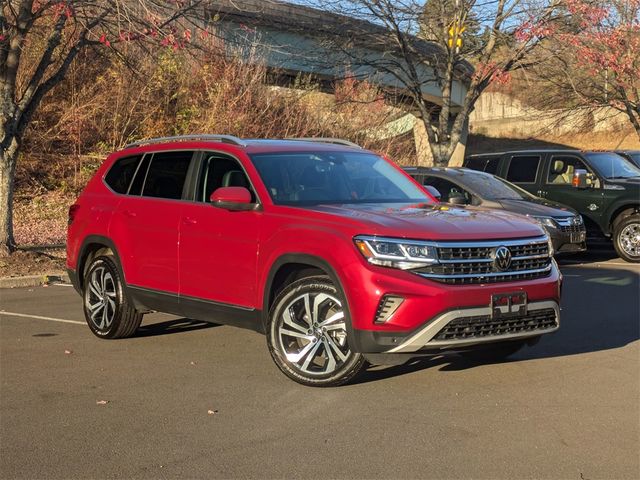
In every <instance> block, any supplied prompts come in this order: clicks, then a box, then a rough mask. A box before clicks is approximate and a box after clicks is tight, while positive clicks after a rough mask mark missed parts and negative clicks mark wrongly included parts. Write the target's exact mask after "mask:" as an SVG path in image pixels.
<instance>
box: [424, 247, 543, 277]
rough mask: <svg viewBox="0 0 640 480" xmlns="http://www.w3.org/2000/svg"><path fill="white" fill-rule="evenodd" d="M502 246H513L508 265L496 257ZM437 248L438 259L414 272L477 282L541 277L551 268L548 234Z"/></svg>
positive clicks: (427, 275)
mask: <svg viewBox="0 0 640 480" xmlns="http://www.w3.org/2000/svg"><path fill="white" fill-rule="evenodd" d="M499 247H507V248H508V249H509V253H510V255H511V261H510V262H509V264H508V265H507V266H506V267H505V265H502V266H500V265H499V263H498V262H497V261H496V250H497V249H498V248H499ZM437 249H438V262H437V263H434V264H433V265H427V266H425V267H422V268H419V269H416V270H413V272H414V273H417V274H418V275H421V276H423V277H426V278H429V279H431V280H435V281H438V282H442V283H448V284H474V283H495V282H505V281H512V280H528V279H532V278H540V277H544V276H547V275H548V274H549V272H550V271H551V257H550V256H549V245H548V243H547V239H546V237H538V238H533V239H530V240H503V241H495V242H469V243H464V244H461V243H452V244H447V243H440V244H438V246H437ZM500 267H502V268H500Z"/></svg>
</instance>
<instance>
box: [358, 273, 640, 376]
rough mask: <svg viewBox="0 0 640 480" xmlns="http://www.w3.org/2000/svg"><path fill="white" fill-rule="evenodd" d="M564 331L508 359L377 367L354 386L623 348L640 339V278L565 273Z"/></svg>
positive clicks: (436, 359) (437, 359) (450, 357)
mask: <svg viewBox="0 0 640 480" xmlns="http://www.w3.org/2000/svg"><path fill="white" fill-rule="evenodd" d="M564 273H565V275H566V276H565V282H564V289H563V297H562V313H561V316H560V329H559V330H558V331H557V332H555V333H553V334H550V335H545V336H543V337H542V339H541V340H540V342H539V343H538V344H536V345H535V346H532V347H524V348H523V349H522V350H520V351H518V352H517V353H515V354H513V355H512V356H511V357H509V358H507V359H504V360H494V361H483V362H479V361H475V360H472V359H470V358H467V357H464V356H462V355H459V354H455V353H450V354H446V355H438V356H431V357H422V358H417V359H415V360H411V361H410V362H408V363H406V364H404V365H400V366H393V367H373V368H371V369H369V370H368V371H367V372H365V373H364V374H363V375H361V377H360V378H359V379H357V381H356V382H355V383H367V382H371V381H376V380H382V379H384V378H389V377H394V376H399V375H405V374H408V373H413V372H416V371H420V370H424V369H426V368H434V367H440V370H441V371H458V370H465V369H468V368H473V367H475V366H478V365H486V364H490V363H501V362H517V361H522V360H530V359H542V358H552V357H562V356H565V355H577V354H582V353H590V352H597V351H601V350H610V349H615V348H621V347H624V346H625V345H628V344H630V343H633V342H635V341H637V340H638V339H640V296H639V295H638V292H639V291H640V273H639V272H638V271H633V270H631V269H629V270H626V269H620V268H618V269H607V268H589V267H580V268H573V269H570V268H569V267H568V268H567V269H566V270H565V272H564Z"/></svg>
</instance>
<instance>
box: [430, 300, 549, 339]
mask: <svg viewBox="0 0 640 480" xmlns="http://www.w3.org/2000/svg"><path fill="white" fill-rule="evenodd" d="M557 326H558V319H557V318H556V312H555V310H554V309H553V308H543V309H540V310H531V311H529V312H528V313H527V314H526V315H521V316H517V317H502V318H501V317H496V318H491V317H490V316H489V315H478V316H475V317H464V318H457V319H455V320H452V321H451V322H449V323H448V324H447V325H446V326H445V327H444V328H443V329H442V330H440V331H439V332H438V334H437V335H436V336H435V337H434V340H447V341H448V340H468V339H473V338H482V337H491V336H500V335H512V334H517V333H524V332H532V331H535V330H549V329H552V328H555V327H557Z"/></svg>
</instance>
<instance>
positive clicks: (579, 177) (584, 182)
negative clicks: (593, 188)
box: [571, 169, 589, 188]
mask: <svg viewBox="0 0 640 480" xmlns="http://www.w3.org/2000/svg"><path fill="white" fill-rule="evenodd" d="M588 180H589V174H588V173H587V171H586V170H583V169H576V171H575V172H574V173H573V180H572V182H571V185H572V186H573V187H574V188H588V187H589V182H588Z"/></svg>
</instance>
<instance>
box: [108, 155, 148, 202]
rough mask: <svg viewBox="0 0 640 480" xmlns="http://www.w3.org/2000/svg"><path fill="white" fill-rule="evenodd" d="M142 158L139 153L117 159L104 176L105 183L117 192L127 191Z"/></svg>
mask: <svg viewBox="0 0 640 480" xmlns="http://www.w3.org/2000/svg"><path fill="white" fill-rule="evenodd" d="M141 158H142V155H137V156H135V157H126V158H121V159H119V160H117V161H116V162H115V163H114V164H113V166H112V167H111V169H110V170H109V172H108V173H107V175H106V176H105V177H104V181H105V183H106V184H107V185H109V187H111V189H112V190H113V191H114V192H116V193H127V191H128V190H129V185H130V184H131V179H133V176H134V175H135V173H136V169H137V168H138V164H139V163H140V159H141Z"/></svg>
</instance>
